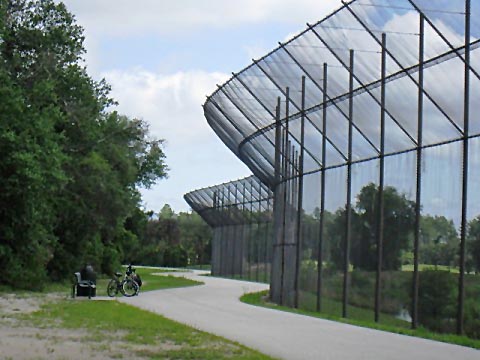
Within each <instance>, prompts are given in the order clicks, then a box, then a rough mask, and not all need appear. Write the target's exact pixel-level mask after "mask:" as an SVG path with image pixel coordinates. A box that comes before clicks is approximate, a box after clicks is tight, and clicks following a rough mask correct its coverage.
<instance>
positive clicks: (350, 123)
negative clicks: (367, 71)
mask: <svg viewBox="0 0 480 360" xmlns="http://www.w3.org/2000/svg"><path fill="white" fill-rule="evenodd" d="M354 57H355V53H354V50H350V68H349V104H348V162H347V205H346V212H347V213H346V223H347V224H346V231H345V254H344V269H343V271H344V277H343V306H342V316H343V317H347V316H348V311H347V305H348V283H349V265H350V241H351V236H352V140H353V79H354V77H353V71H354Z"/></svg>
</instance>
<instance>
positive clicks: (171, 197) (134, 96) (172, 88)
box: [102, 69, 250, 211]
mask: <svg viewBox="0 0 480 360" xmlns="http://www.w3.org/2000/svg"><path fill="white" fill-rule="evenodd" d="M102 76H104V77H105V78H106V80H107V81H108V82H109V83H110V84H111V85H112V96H113V97H114V98H115V99H116V100H117V101H119V103H120V105H119V106H118V109H117V110H118V111H119V112H120V113H123V114H126V115H129V116H132V117H138V118H142V119H144V120H145V121H147V122H148V123H149V124H150V132H151V134H152V135H153V136H155V137H157V138H164V139H166V145H165V152H166V155H167V164H168V166H169V167H170V169H171V170H170V173H169V178H168V179H166V180H161V181H160V182H159V183H158V185H156V186H155V187H154V188H153V189H152V190H145V191H142V193H143V195H144V201H145V203H146V207H147V208H148V209H152V210H155V211H159V210H160V209H161V207H162V206H163V205H164V204H165V203H169V204H170V205H171V206H172V207H173V208H174V209H175V210H176V211H180V210H186V209H187V208H188V205H187V204H186V203H185V201H184V200H183V199H182V197H183V195H184V194H185V193H187V192H189V191H191V190H194V189H197V188H201V187H206V186H211V185H215V184H217V183H221V182H226V181H230V180H232V179H235V178H240V177H244V176H248V175H249V173H250V172H249V170H248V169H247V168H246V167H245V166H243V165H241V162H240V160H238V159H236V158H235V156H234V155H233V154H232V153H231V152H230V150H228V149H227V148H226V147H225V145H223V143H221V141H220V140H219V138H218V137H217V136H216V135H215V134H214V133H213V131H212V130H211V129H210V127H209V126H208V124H207V122H206V120H205V118H204V116H203V109H202V107H201V105H202V104H203V103H204V101H205V100H206V98H205V95H206V94H210V93H211V92H212V91H213V90H214V89H215V85H216V84H217V83H223V82H224V81H225V80H226V79H227V78H228V75H226V74H221V73H206V72H202V71H190V72H178V73H174V74H159V73H152V72H148V71H145V70H143V69H131V70H128V71H110V72H107V73H104V74H102Z"/></svg>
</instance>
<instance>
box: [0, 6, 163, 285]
mask: <svg viewBox="0 0 480 360" xmlns="http://www.w3.org/2000/svg"><path fill="white" fill-rule="evenodd" d="M83 41H84V36H83V29H82V28H81V27H80V26H78V25H77V24H76V23H75V19H74V17H73V15H72V14H70V13H69V12H68V11H67V9H66V8H65V6H64V5H63V4H62V3H60V4H55V3H54V2H53V1H52V0H31V1H30V0H6V1H2V2H0V95H1V96H0V110H1V115H0V116H1V121H0V151H1V153H2V159H0V186H1V188H2V194H0V214H1V215H2V216H1V218H0V234H1V235H0V236H1V239H0V240H1V241H0V265H1V266H2V267H3V268H4V269H5V271H6V274H5V276H4V277H3V278H2V280H1V281H2V282H6V283H10V284H12V285H14V286H21V287H28V288H32V287H35V286H36V287H40V286H41V285H42V283H43V281H44V280H45V277H46V275H47V273H48V274H49V275H50V277H52V278H54V279H59V278H65V277H70V276H71V272H72V271H73V270H74V269H78V268H79V266H81V265H83V263H84V262H86V261H88V262H91V263H92V264H94V265H95V266H96V267H97V269H98V270H102V269H103V270H104V271H110V270H111V269H112V267H113V265H112V264H118V263H119V262H120V260H121V259H122V257H123V256H124V252H125V249H129V246H130V244H133V245H135V241H136V239H137V234H136V233H135V232H133V231H131V230H129V229H127V228H126V220H127V219H128V218H131V217H132V215H134V214H135V213H136V211H137V209H138V207H139V206H140V201H141V198H140V194H139V191H138V188H139V187H140V186H142V187H149V186H151V185H152V184H153V183H154V182H155V181H156V180H157V179H159V178H162V177H165V176H166V172H167V167H166V165H165V155H164V153H163V150H162V141H161V140H156V139H151V138H150V137H149V136H148V126H147V125H146V124H145V123H144V122H143V121H140V120H136V119H129V118H127V117H125V116H121V115H119V114H117V113H116V112H108V111H107V108H108V107H109V106H111V105H114V104H115V102H114V101H113V100H112V99H111V98H110V97H109V95H108V94H109V91H110V87H109V86H108V84H106V82H105V81H104V80H101V81H99V82H96V81H94V80H92V79H91V78H90V77H89V76H88V74H87V72H86V69H85V67H83V65H82V56H83V54H84V52H85V50H84V48H83ZM11 204H14V206H11ZM9 205H10V206H9ZM10 275H13V276H10ZM10 279H11V280H10Z"/></svg>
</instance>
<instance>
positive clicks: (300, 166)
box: [294, 76, 305, 308]
mask: <svg viewBox="0 0 480 360" xmlns="http://www.w3.org/2000/svg"><path fill="white" fill-rule="evenodd" d="M301 91H302V94H301V96H302V100H301V109H300V111H301V112H302V116H301V118H300V158H299V164H298V194H297V196H298V198H297V199H298V202H297V229H296V230H297V232H296V240H297V241H296V242H297V249H296V250H297V251H296V263H295V304H294V306H295V308H298V302H299V296H300V293H299V292H300V289H299V287H300V284H299V282H300V262H301V251H302V231H301V229H302V210H303V167H304V149H305V76H302V90H301Z"/></svg>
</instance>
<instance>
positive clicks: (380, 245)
mask: <svg viewBox="0 0 480 360" xmlns="http://www.w3.org/2000/svg"><path fill="white" fill-rule="evenodd" d="M386 49H387V36H386V34H385V33H383V34H382V69H381V89H380V91H381V95H380V104H381V109H380V169H379V184H378V215H379V216H378V228H377V274H376V275H377V278H376V282H375V322H378V321H379V319H380V289H381V281H382V265H383V264H382V260H383V229H384V198H383V197H384V194H383V189H384V182H385V92H386V83H385V76H386V72H387V56H386V55H387V53H386Z"/></svg>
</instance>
